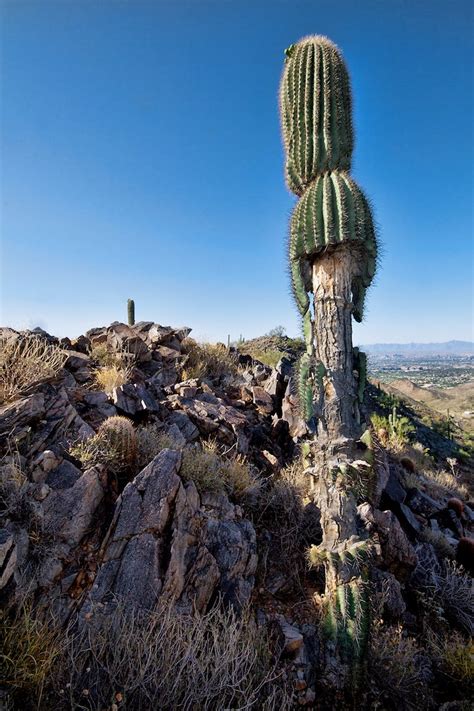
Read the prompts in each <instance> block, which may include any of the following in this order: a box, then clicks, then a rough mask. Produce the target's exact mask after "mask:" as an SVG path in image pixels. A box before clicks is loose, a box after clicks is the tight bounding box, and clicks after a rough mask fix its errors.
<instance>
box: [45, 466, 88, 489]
mask: <svg viewBox="0 0 474 711" xmlns="http://www.w3.org/2000/svg"><path fill="white" fill-rule="evenodd" d="M81 476H82V472H81V470H80V469H78V468H77V467H75V466H74V464H72V462H69V461H68V460H67V459H65V460H64V461H63V462H62V463H61V464H60V465H59V466H58V467H56V469H54V470H53V471H51V472H50V473H49V474H48V476H47V477H46V484H47V485H48V486H49V487H51V489H69V488H71V486H74V484H75V483H76V481H77V480H78V479H80V477H81Z"/></svg>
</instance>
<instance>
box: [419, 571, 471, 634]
mask: <svg viewBox="0 0 474 711" xmlns="http://www.w3.org/2000/svg"><path fill="white" fill-rule="evenodd" d="M412 580H413V584H414V586H415V588H416V589H417V591H418V592H420V593H421V594H422V595H423V596H424V597H425V598H427V600H428V602H429V603H431V604H432V605H434V606H435V607H438V608H441V609H442V611H443V612H444V614H445V615H446V618H447V619H448V620H449V621H450V622H451V624H453V625H455V626H456V627H458V628H459V629H461V630H462V631H464V632H466V633H467V634H469V635H474V579H473V578H472V577H471V576H470V575H466V573H465V572H464V570H463V568H461V567H460V566H459V565H458V564H457V563H456V562H454V561H450V560H449V561H448V560H444V561H440V563H439V564H438V565H436V566H435V567H433V566H432V564H431V562H430V560H429V558H428V559H426V560H424V559H422V560H421V561H420V559H419V562H418V565H417V567H416V569H415V572H414V575H413V578H412Z"/></svg>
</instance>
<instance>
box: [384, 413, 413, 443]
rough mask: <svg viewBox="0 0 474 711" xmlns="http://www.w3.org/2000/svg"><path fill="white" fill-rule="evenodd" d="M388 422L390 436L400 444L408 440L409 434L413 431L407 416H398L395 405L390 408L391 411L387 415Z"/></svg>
mask: <svg viewBox="0 0 474 711" xmlns="http://www.w3.org/2000/svg"><path fill="white" fill-rule="evenodd" d="M388 424H389V427H390V436H391V437H393V438H394V439H396V440H397V441H398V442H400V443H401V444H404V443H405V442H408V440H409V435H410V434H412V432H414V431H415V428H414V426H413V425H412V423H411V422H410V420H409V419H408V417H399V416H398V414H397V408H396V406H395V405H394V406H393V408H392V413H391V414H390V415H389V416H388Z"/></svg>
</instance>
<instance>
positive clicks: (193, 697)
mask: <svg viewBox="0 0 474 711" xmlns="http://www.w3.org/2000/svg"><path fill="white" fill-rule="evenodd" d="M95 614H96V613H95V612H94V613H93V614H92V619H91V621H90V622H88V623H86V624H85V625H83V626H82V627H81V629H80V630H79V631H77V632H75V631H74V630H71V631H70V632H69V634H68V639H67V645H66V648H65V653H64V655H63V658H62V659H61V663H60V664H59V665H58V672H59V677H58V679H57V681H56V687H57V688H58V691H59V697H60V698H61V697H62V698H63V699H64V705H63V708H87V709H91V710H94V711H95V710H97V711H98V710H99V709H105V708H109V707H110V703H111V701H112V702H115V700H122V701H123V703H124V706H126V708H130V709H151V708H159V709H160V710H161V711H172V710H174V709H183V710H185V711H191V709H192V710H193V711H194V710H196V711H199V710H200V709H202V710H204V709H232V708H234V709H238V708H239V709H244V708H245V709H251V708H255V709H268V711H270V709H272V710H273V709H276V708H278V709H290V708H292V706H291V701H292V700H291V693H290V692H289V691H288V690H287V689H286V687H285V683H284V682H283V680H282V678H281V676H280V675H279V674H278V673H277V671H276V669H275V662H274V661H273V660H272V655H271V653H270V651H269V640H268V638H267V636H266V634H265V633H264V631H263V630H260V629H257V627H256V624H255V622H254V620H253V618H252V617H251V616H250V614H249V613H246V612H244V614H243V616H242V617H241V618H240V619H239V618H238V617H237V615H236V614H235V613H234V612H233V611H232V610H227V611H225V610H223V609H222V608H221V607H220V606H216V607H214V608H213V609H212V610H211V611H210V612H209V613H207V614H205V615H200V614H197V613H195V614H192V615H183V614H182V615H178V614H176V613H175V612H174V611H173V608H172V606H168V607H166V606H161V607H159V609H158V610H156V611H155V612H144V611H138V610H135V611H133V612H126V611H125V610H124V609H123V608H122V607H121V606H118V608H117V609H116V610H114V613H113V615H110V616H109V617H108V618H105V617H103V616H101V622H102V624H101V625H100V626H99V625H96V624H94V619H95Z"/></svg>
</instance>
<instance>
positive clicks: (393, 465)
mask: <svg viewBox="0 0 474 711" xmlns="http://www.w3.org/2000/svg"><path fill="white" fill-rule="evenodd" d="M189 330H190V329H185V328H181V329H173V328H170V327H163V326H160V325H158V324H153V323H148V322H147V323H138V324H136V325H135V326H134V327H132V328H131V327H128V326H126V325H124V324H120V323H114V324H111V325H110V326H109V327H100V328H95V329H92V330H91V331H88V333H86V334H85V335H84V336H81V337H80V338H78V339H75V340H74V341H71V340H69V339H61V340H58V339H56V338H54V337H52V336H50V335H49V334H46V333H44V332H41V331H38V332H36V334H35V335H34V336H32V334H31V333H16V332H15V331H13V330H7V329H4V330H3V335H2V338H1V339H0V340H1V341H2V343H1V345H2V348H1V350H0V354H1V358H0V386H1V388H0V394H1V396H2V400H3V403H2V404H1V405H0V448H1V450H0V457H1V460H0V468H1V473H2V484H1V488H0V502H1V507H0V553H1V554H2V558H1V561H0V599H1V602H2V604H3V605H4V607H5V609H6V610H8V613H2V614H4V616H3V617H2V618H1V620H0V621H1V624H0V635H1V639H0V642H1V645H0V646H1V648H2V650H5V651H4V652H3V653H2V654H0V662H1V664H2V677H3V678H4V679H6V680H9V681H7V683H6V684H5V685H3V686H1V685H0V700H1V701H2V703H3V702H5V704H4V705H5V706H6V707H7V708H9V709H15V708H17V709H22V711H23V710H26V709H33V708H37V705H36V704H37V699H38V694H40V696H41V708H42V709H45V710H48V711H49V709H53V708H54V709H64V711H66V709H68V708H87V709H90V710H97V711H98V710H99V709H105V708H107V709H113V711H121V710H122V709H127V710H130V711H134V710H135V709H137V710H138V709H148V708H152V707H151V706H150V705H149V700H150V698H154V697H155V696H156V695H157V694H159V695H160V696H159V698H160V699H161V702H160V703H161V705H160V708H162V709H163V710H164V711H173V709H175V708H178V707H180V708H181V707H182V708H186V709H191V708H193V709H194V708H196V709H214V708H216V709H217V708H229V709H230V708H235V709H237V708H243V707H244V706H245V707H246V708H247V707H249V703H250V707H253V708H256V709H266V710H267V711H276V710H277V709H278V711H280V709H287V710H288V711H289V710H290V709H296V708H300V707H307V708H311V709H327V710H328V711H329V709H332V708H334V706H333V696H331V694H332V693H333V692H332V691H329V690H328V687H327V686H326V681H325V679H324V677H323V676H322V670H323V668H324V664H325V663H326V662H324V661H323V658H322V656H321V649H322V640H323V639H324V634H325V632H324V629H325V627H324V623H323V620H324V604H325V603H324V598H323V591H324V577H323V574H322V571H321V570H320V569H318V568H317V567H314V568H312V567H308V555H309V553H308V551H310V550H311V549H313V550H317V548H318V546H319V544H320V542H321V528H320V523H319V510H318V508H317V505H316V500H315V497H314V481H317V478H318V474H317V472H313V473H312V474H309V473H308V471H311V470H308V471H307V469H306V468H305V466H306V465H305V464H304V460H303V459H302V450H301V445H302V443H303V442H304V441H305V438H306V437H307V432H306V426H305V423H304V422H303V421H302V420H301V417H300V415H299V407H298V402H297V398H295V396H294V394H293V393H294V387H293V385H292V379H293V377H294V376H293V371H292V367H291V364H290V362H289V361H288V360H283V361H282V362H281V363H279V364H278V366H277V368H273V367H270V366H266V365H264V364H263V363H261V362H259V361H258V360H256V359H255V358H252V357H250V356H248V355H245V354H240V353H239V352H237V351H235V350H227V349H226V348H225V347H223V346H220V345H215V346H213V345H206V344H203V345H198V344H196V343H195V342H194V341H192V339H190V338H189ZM281 345H282V346H284V347H285V348H286V347H287V346H289V345H290V344H288V343H286V344H284V343H283V342H282V343H281ZM291 345H294V344H291ZM261 346H262V343H261V342H260V343H259V347H260V348H261ZM288 350H290V355H291V348H288ZM9 354H10V355H9ZM293 355H294V354H293ZM394 403H395V404H396V407H397V408H398V411H397V412H398V414H397V415H396V417H395V420H393V419H392V420H389V419H388V418H389V415H390V416H392V415H393V412H392V408H393V405H394ZM366 406H367V408H368V412H372V413H373V414H372V418H373V423H374V428H375V429H374V431H373V435H372V436H373V437H374V438H375V440H374V441H375V443H376V444H375V447H376V448H375V449H374V450H373V451H372V450H371V449H367V445H365V444H363V443H362V442H360V450H359V451H360V458H361V459H360V461H359V462H357V465H358V466H360V467H363V468H367V467H368V468H369V469H370V468H371V467H374V470H373V471H374V472H375V474H376V477H377V480H378V481H379V482H380V483H379V484H378V488H377V490H376V492H374V494H373V497H372V495H371V499H370V501H368V500H366V499H365V498H364V495H360V494H359V495H358V496H359V499H358V503H359V512H360V518H361V522H363V525H364V526H366V527H368V528H369V529H370V530H371V531H372V532H373V533H374V534H375V535H376V536H377V540H378V541H379V546H380V549H379V553H378V558H377V561H374V562H376V567H374V569H373V578H372V579H371V582H370V586H371V587H370V589H371V591H372V602H373V605H374V606H375V607H374V609H376V610H377V612H376V618H375V619H376V620H377V622H376V623H375V622H374V624H376V629H375V634H374V635H373V637H372V638H371V642H370V647H369V670H370V674H369V675H368V676H367V677H366V680H365V682H364V683H365V684H366V690H365V692H364V693H365V696H366V707H367V708H375V707H380V708H387V709H392V708H394V709H395V708H400V707H402V708H410V707H412V706H411V700H412V698H413V694H414V693H416V695H417V697H420V698H426V699H427V704H426V705H424V706H423V707H422V708H433V709H434V708H439V707H440V706H441V704H442V703H446V702H450V701H456V702H457V704H458V705H457V706H456V708H460V709H464V708H467V706H465V705H464V704H465V701H463V699H464V700H465V699H467V698H468V697H469V693H470V687H469V681H466V679H465V678H464V677H463V674H464V672H463V671H462V669H461V668H460V666H459V665H458V664H457V663H456V664H455V663H454V662H453V661H452V657H449V656H448V650H449V651H450V654H451V653H452V654H455V655H458V656H460V657H463V656H465V655H466V654H468V648H467V646H466V644H467V642H466V641H465V637H464V636H463V635H466V634H469V633H472V632H473V631H474V599H473V595H472V581H471V578H470V577H469V575H468V569H469V568H470V567H471V568H472V567H473V561H472V557H469V555H470V553H469V550H468V551H467V553H466V551H465V550H464V549H463V545H464V544H462V542H460V541H462V540H464V537H466V536H470V535H472V528H473V525H474V511H473V508H472V505H473V502H472V493H471V492H470V490H469V488H468V484H469V477H470V476H472V471H471V470H469V469H467V468H466V467H465V466H464V464H463V459H462V458H463V456H464V455H463V453H462V451H461V449H460V448H459V446H458V444H457V443H456V442H455V441H453V440H452V439H449V438H447V437H446V436H445V435H444V434H442V433H440V432H437V431H434V430H431V429H430V427H429V426H428V425H427V424H426V423H424V422H423V421H422V420H421V419H420V418H419V417H418V415H417V414H416V413H415V412H414V411H412V410H410V408H408V407H406V406H404V405H403V404H402V403H400V402H398V401H394V400H393V398H391V396H388V395H386V394H385V393H384V392H383V391H382V390H378V389H377V388H375V387H370V388H369V389H368V392H367V403H366ZM372 446H374V445H372ZM374 453H375V454H374ZM374 457H375V458H374ZM370 462H372V464H370ZM363 470H364V471H365V469H363ZM453 497H456V498H455V499H453ZM453 502H454V503H453ZM455 559H457V560H458V563H457V564H455V563H454V561H455ZM461 563H464V566H465V568H462V567H460V564H461ZM453 590H454V591H457V592H455V593H453ZM453 594H454V595H455V596H456V597H455V604H453ZM242 618H243V620H244V624H241V620H242ZM257 638H258V639H259V640H260V641H259V644H258V645H256V644H255V640H256V639H257ZM209 640H213V642H212V645H209V644H208V641H209ZM453 650H454V651H453ZM455 658H456V659H457V657H455ZM184 659H189V663H186V665H184V666H183V660H184ZM138 662H140V663H139V664H138ZM177 668H179V669H180V670H181V671H180V673H179V675H178V676H176V678H175V673H174V671H173V670H175V669H177ZM406 669H409V670H410V672H409V673H410V683H409V684H408V685H407V686H406V687H405V686H404V684H405V680H406ZM178 679H179V685H177V684H176V680H178ZM427 679H430V681H429V683H428V682H427ZM66 690H67V696H66V695H65V692H66ZM230 690H231V691H230ZM328 694H329V695H328ZM110 699H114V701H113V703H112V705H110ZM339 707H340V708H346V707H345V705H344V703H342V702H341V704H339ZM347 708H349V707H347ZM413 708H414V707H413ZM417 708H418V707H417ZM420 708H421V707H420Z"/></svg>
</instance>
